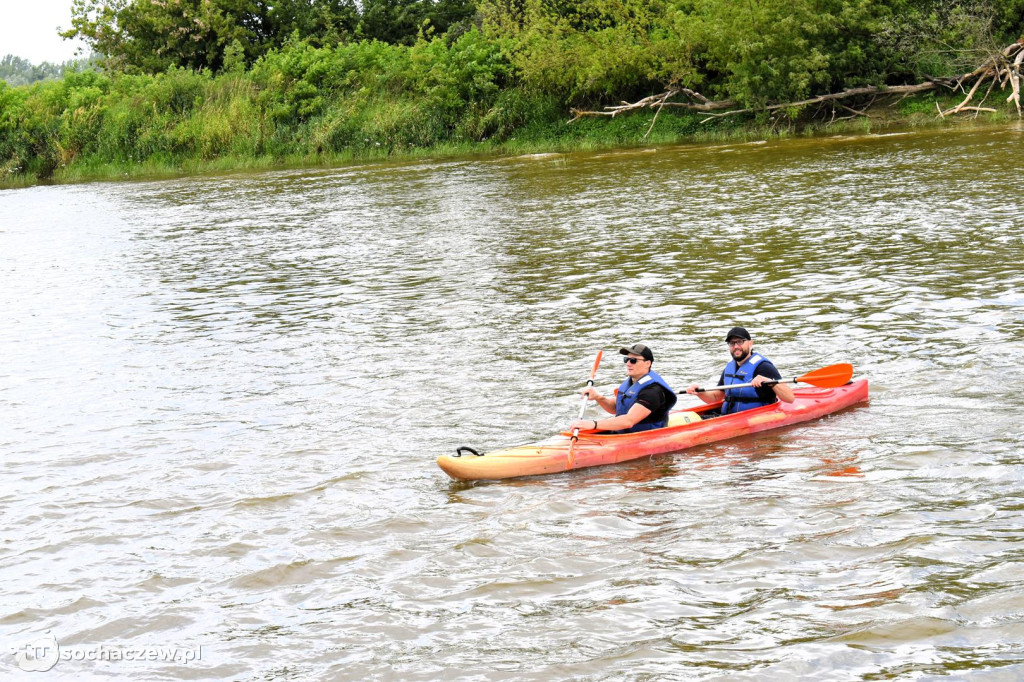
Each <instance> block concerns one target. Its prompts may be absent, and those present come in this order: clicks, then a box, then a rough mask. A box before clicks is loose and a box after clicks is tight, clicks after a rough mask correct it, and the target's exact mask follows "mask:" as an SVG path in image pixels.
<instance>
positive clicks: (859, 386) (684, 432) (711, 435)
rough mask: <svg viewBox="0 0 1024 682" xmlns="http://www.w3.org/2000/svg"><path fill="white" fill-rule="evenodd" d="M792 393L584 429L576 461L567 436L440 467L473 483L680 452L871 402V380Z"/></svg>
mask: <svg viewBox="0 0 1024 682" xmlns="http://www.w3.org/2000/svg"><path fill="white" fill-rule="evenodd" d="M793 394H794V396H795V400H794V401H793V402H792V403H783V402H777V403H775V404H773V405H764V406H763V407H757V408H754V409H752V410H745V411H743V412H737V413H736V414H730V415H728V416H725V417H721V416H711V412H712V411H713V410H715V409H716V408H717V407H719V406H720V405H721V403H711V404H708V405H701V406H699V407H693V408H691V409H689V410H686V409H684V410H677V411H675V412H673V413H672V414H671V415H670V418H669V425H668V426H666V427H665V428H663V429H654V430H652V431H641V432H639V433H623V434H606V433H601V432H600V431H581V432H580V434H579V441H578V442H577V443H576V445H575V446H574V447H573V449H572V459H571V462H570V458H569V445H570V444H571V443H572V434H571V433H569V432H563V433H560V434H558V435H556V436H552V437H551V438H548V439H547V440H543V441H540V442H538V443H530V444H528V445H518V446H515V447H511V448H506V449H504V450H495V451H494V452H488V453H485V454H482V455H476V454H472V453H470V454H455V455H441V456H440V457H438V458H437V465H438V466H439V467H441V469H443V470H444V472H445V473H446V474H448V475H449V476H451V477H452V478H454V479H456V480H460V481H473V480H479V479H498V478H512V477H515V476H535V475H537V474H553V473H557V472H561V471H567V470H569V469H583V468H585V467H592V466H600V465H602V464H615V463H617V462H625V461H627V460H630V459H636V458H638V457H646V456H649V455H660V454H663V453H666V452H678V451H680V450H685V449H687V448H692V447H694V446H695V445H701V444H703V443H711V442H714V441H718V440H725V439H727V438H735V437H737V436H745V435H747V434H751V433H757V432H758V431H766V430H768V429H777V428H779V427H782V426H789V425H790V424H797V423H799V422H805V421H810V420H812V419H818V418H819V417H823V416H825V415H827V414H831V413H832V412H835V411H837V410H841V409H843V408H844V407H849V406H850V405H854V404H856V403H859V402H862V401H865V400H867V399H868V381H867V379H858V380H857V381H851V382H850V383H848V384H846V385H845V386H840V387H838V388H796V389H793ZM716 414H717V413H716Z"/></svg>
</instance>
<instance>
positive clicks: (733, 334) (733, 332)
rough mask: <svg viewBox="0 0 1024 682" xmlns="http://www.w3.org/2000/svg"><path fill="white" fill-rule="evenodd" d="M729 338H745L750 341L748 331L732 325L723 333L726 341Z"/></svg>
mask: <svg viewBox="0 0 1024 682" xmlns="http://www.w3.org/2000/svg"><path fill="white" fill-rule="evenodd" d="M729 339H746V340H747V341H750V333H749V332H748V331H747V330H746V329H744V328H743V327H733V328H732V329H730V330H729V333H728V334H726V335H725V340H726V341H728V340H729Z"/></svg>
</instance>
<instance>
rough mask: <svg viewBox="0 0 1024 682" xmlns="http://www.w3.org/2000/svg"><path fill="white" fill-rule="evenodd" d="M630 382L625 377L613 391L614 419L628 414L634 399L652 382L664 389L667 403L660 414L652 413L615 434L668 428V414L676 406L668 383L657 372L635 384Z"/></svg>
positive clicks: (674, 397)
mask: <svg viewBox="0 0 1024 682" xmlns="http://www.w3.org/2000/svg"><path fill="white" fill-rule="evenodd" d="M631 381H632V380H631V379H630V378H629V377H626V380H625V381H623V382H622V385H621V386H619V388H618V389H617V390H616V391H615V416H616V417H618V416H619V415H623V414H626V413H627V412H629V408H631V407H633V405H636V399H637V398H639V397H640V391H641V390H642V389H644V388H646V387H648V386H650V385H651V382H652V381H653V382H654V383H656V384H658V385H659V386H661V387H662V388H664V389H665V391H666V392H667V395H666V398H667V403H666V405H665V407H664V409H663V410H662V411H661V412H657V413H655V412H652V413H651V414H649V415H647V416H646V417H644V419H643V420H641V421H640V422H638V423H636V424H634V425H633V426H632V427H630V428H628V429H623V430H622V431H616V432H615V433H636V432H637V431H649V430H651V429H660V428H662V427H664V426H668V412H669V410H671V409H672V406H673V405H675V404H676V392H675V391H673V390H672V388H671V387H670V386H669V385H668V383H667V382H666V381H665V380H664V379H662V378H661V376H660V375H659V374H658V373H657V372H648V373H647V374H646V375H644V376H642V377H640V378H639V379H637V380H636V381H635V382H633V383H630V382H631Z"/></svg>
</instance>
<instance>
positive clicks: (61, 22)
mask: <svg viewBox="0 0 1024 682" xmlns="http://www.w3.org/2000/svg"><path fill="white" fill-rule="evenodd" d="M58 26H59V27H60V28H61V29H63V30H67V29H69V28H71V0H0V57H3V56H5V55H8V54H13V55H14V56H16V57H21V58H22V59H27V60H29V61H30V62H32V63H33V64H39V63H41V62H54V63H58V64H59V63H60V62H66V61H67V60H69V59H75V48H76V47H81V48H84V47H85V46H84V44H83V43H81V42H80V41H77V40H75V41H72V40H64V39H63V38H61V37H60V36H59V35H57V27H58ZM87 52H88V50H84V49H83V54H82V56H85V54H86V53H87Z"/></svg>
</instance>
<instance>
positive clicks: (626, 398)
mask: <svg viewBox="0 0 1024 682" xmlns="http://www.w3.org/2000/svg"><path fill="white" fill-rule="evenodd" d="M619 353H621V354H622V355H624V356H626V357H624V358H623V362H625V363H626V375H627V376H626V380H625V381H623V382H622V385H620V386H619V387H618V389H616V391H615V397H614V398H609V397H606V396H603V395H601V394H600V393H598V392H597V389H596V388H594V387H593V386H588V387H587V388H586V389H585V390H584V391H583V395H585V396H587V397H588V398H590V399H591V400H595V401H597V404H598V405H600V406H601V408H602V409H603V410H604V411H605V412H608V413H609V414H614V415H615V416H614V417H611V418H610V419H601V420H597V419H577V420H576V421H574V422H573V423H572V424H570V425H569V429H570V430H572V429H580V430H582V431H593V430H598V431H614V432H616V433H633V432H636V431H647V430H649V429H660V428H661V427H663V426H666V425H667V424H668V413H669V410H671V409H672V406H673V405H675V404H676V394H675V391H673V390H672V388H671V387H669V385H668V383H667V382H666V381H665V380H664V379H662V378H661V377H660V376H659V375H658V373H657V372H653V371H651V365H652V364H653V363H654V353H653V352H651V349H650V348H648V347H647V346H645V345H644V344H642V343H637V344H634V345H633V346H630V347H629V348H620V349H619Z"/></svg>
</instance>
